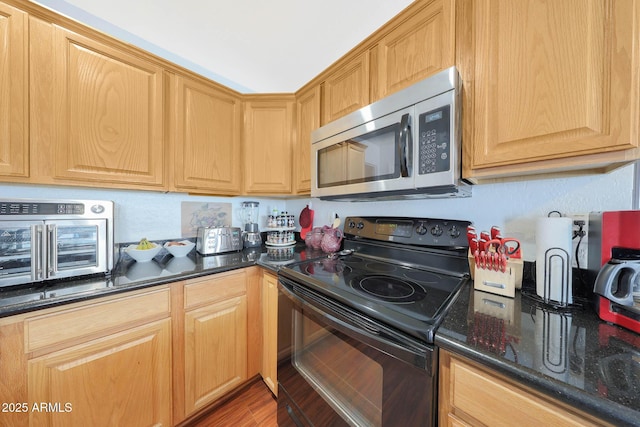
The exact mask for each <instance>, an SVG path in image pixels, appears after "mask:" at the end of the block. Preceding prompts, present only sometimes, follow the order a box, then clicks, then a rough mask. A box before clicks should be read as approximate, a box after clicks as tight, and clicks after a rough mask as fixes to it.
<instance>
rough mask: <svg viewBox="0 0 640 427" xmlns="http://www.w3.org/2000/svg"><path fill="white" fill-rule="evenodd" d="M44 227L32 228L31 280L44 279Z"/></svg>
mask: <svg viewBox="0 0 640 427" xmlns="http://www.w3.org/2000/svg"><path fill="white" fill-rule="evenodd" d="M42 250H43V245H42V225H32V226H31V280H32V281H34V282H35V281H39V280H42V279H43V267H44V266H43V260H44V257H43V254H42Z"/></svg>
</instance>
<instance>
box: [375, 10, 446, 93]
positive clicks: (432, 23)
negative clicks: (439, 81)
mask: <svg viewBox="0 0 640 427" xmlns="http://www.w3.org/2000/svg"><path fill="white" fill-rule="evenodd" d="M453 3H454V0H434V1H430V2H427V1H422V2H416V4H415V5H413V6H412V9H411V13H410V14H409V15H408V16H407V19H405V20H404V21H402V22H400V23H399V24H398V25H397V26H396V27H395V28H394V29H392V30H391V31H389V32H388V33H387V34H385V35H384V36H383V37H382V39H381V40H380V41H379V42H378V43H377V45H376V46H374V47H373V48H372V53H373V55H372V56H374V57H375V58H377V60H376V62H375V63H374V62H373V60H372V64H371V66H372V67H377V73H376V79H377V93H376V97H375V99H372V100H371V102H373V101H376V100H378V99H380V98H384V97H385V96H388V95H390V94H392V93H394V92H397V91H399V90H401V89H404V88H405V87H407V86H409V85H411V84H413V83H416V82H418V81H420V80H423V79H424V78H426V77H427V76H429V75H431V74H434V73H437V72H438V71H441V70H444V69H445V68H448V67H451V66H453V65H454V62H455V16H454V14H455V12H454V10H455V8H454V4H453ZM418 8H419V9H418ZM372 84H374V82H372Z"/></svg>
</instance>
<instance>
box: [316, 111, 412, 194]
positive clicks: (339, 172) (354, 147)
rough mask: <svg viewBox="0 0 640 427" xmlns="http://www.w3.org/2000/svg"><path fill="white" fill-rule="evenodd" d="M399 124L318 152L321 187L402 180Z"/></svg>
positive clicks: (319, 182)
mask: <svg viewBox="0 0 640 427" xmlns="http://www.w3.org/2000/svg"><path fill="white" fill-rule="evenodd" d="M399 138H400V123H394V124H392V125H389V126H386V127H383V128H381V129H377V130H374V131H372V132H369V133H367V134H365V135H362V136H358V137H353V138H349V139H347V140H343V141H340V142H337V143H335V144H333V145H330V146H328V147H326V148H323V149H320V150H318V187H319V188H325V187H335V186H340V185H345V184H356V183H360V182H370V181H383V180H388V179H393V178H398V177H400V158H399V151H398V144H399Z"/></svg>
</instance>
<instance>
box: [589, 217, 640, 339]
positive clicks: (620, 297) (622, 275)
mask: <svg viewBox="0 0 640 427" xmlns="http://www.w3.org/2000/svg"><path fill="white" fill-rule="evenodd" d="M588 251H589V253H588V269H589V271H591V272H595V273H597V274H598V276H597V278H596V282H595V285H594V293H595V294H596V298H597V300H596V311H597V313H598V316H599V317H600V318H601V319H602V320H605V321H607V322H610V323H613V324H616V325H620V326H623V327H625V328H627V329H630V330H632V331H635V332H637V333H640V309H639V304H637V303H634V294H635V296H636V298H635V299H636V301H639V300H640V274H635V272H637V271H639V270H640V268H639V266H640V211H611V212H598V213H592V214H590V215H589V233H588Z"/></svg>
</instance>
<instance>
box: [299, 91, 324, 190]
mask: <svg viewBox="0 0 640 427" xmlns="http://www.w3.org/2000/svg"><path fill="white" fill-rule="evenodd" d="M319 127H320V86H318V85H314V86H311V87H308V88H304V89H302V90H301V91H299V92H297V93H296V138H295V144H294V150H293V156H294V176H295V178H294V191H295V192H296V193H297V194H309V193H310V192H311V161H310V159H311V132H312V131H313V130H314V129H317V128H319Z"/></svg>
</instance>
